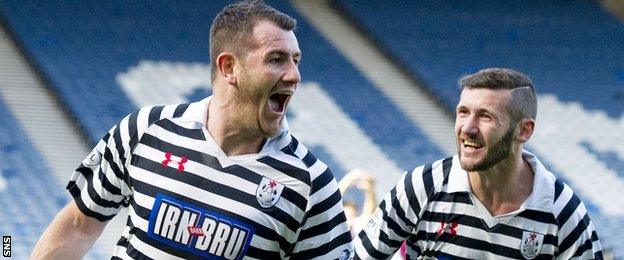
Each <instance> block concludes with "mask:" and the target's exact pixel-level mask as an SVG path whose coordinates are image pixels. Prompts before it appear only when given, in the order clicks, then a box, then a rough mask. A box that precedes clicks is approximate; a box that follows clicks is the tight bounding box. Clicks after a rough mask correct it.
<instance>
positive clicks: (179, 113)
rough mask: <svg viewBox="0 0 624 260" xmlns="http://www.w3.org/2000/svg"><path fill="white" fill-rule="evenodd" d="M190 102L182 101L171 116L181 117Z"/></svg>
mask: <svg viewBox="0 0 624 260" xmlns="http://www.w3.org/2000/svg"><path fill="white" fill-rule="evenodd" d="M189 105H190V103H184V104H180V105H178V106H177V107H176V109H175V111H174V112H173V117H181V116H182V115H183V114H184V112H186V109H187V108H188V107H189Z"/></svg>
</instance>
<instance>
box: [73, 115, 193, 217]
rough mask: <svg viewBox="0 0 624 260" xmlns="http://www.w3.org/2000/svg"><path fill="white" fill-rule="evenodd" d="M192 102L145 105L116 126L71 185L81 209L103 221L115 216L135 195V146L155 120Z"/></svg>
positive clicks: (87, 160) (81, 166) (74, 175)
mask: <svg viewBox="0 0 624 260" xmlns="http://www.w3.org/2000/svg"><path fill="white" fill-rule="evenodd" d="M187 107H188V104H181V105H170V106H167V107H163V106H149V107H143V108H141V109H139V110H138V111H136V112H134V113H132V114H130V115H128V116H126V117H125V118H124V119H122V120H121V121H120V122H119V123H117V124H116V125H115V126H113V127H112V128H111V129H110V130H109V131H108V133H106V135H104V137H102V139H101V140H100V141H99V142H98V144H97V145H96V146H95V148H93V150H92V151H91V153H89V155H87V157H85V158H84V160H83V161H82V163H81V164H80V166H78V168H77V169H76V171H75V172H74V174H73V175H72V176H71V178H70V180H69V183H68V184H67V190H69V192H70V193H71V195H72V197H73V198H74V201H75V202H76V205H77V206H78V208H79V209H80V210H81V211H82V213H84V214H85V215H87V216H90V217H93V218H96V219H97V220H99V221H107V220H110V219H112V218H113V217H115V215H116V214H117V213H118V212H119V211H120V210H121V208H122V207H127V206H128V205H129V201H130V199H131V197H132V189H131V181H130V175H129V173H128V166H129V164H130V161H131V159H132V158H131V156H132V149H133V148H134V147H135V146H136V144H137V143H138V141H139V139H140V137H141V135H142V133H144V132H145V130H146V129H147V128H148V127H149V125H150V124H152V123H153V122H155V121H157V120H159V119H161V118H163V117H168V116H175V115H179V114H182V113H183V112H184V111H185V110H186V108H187Z"/></svg>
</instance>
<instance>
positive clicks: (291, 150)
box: [282, 135, 310, 167]
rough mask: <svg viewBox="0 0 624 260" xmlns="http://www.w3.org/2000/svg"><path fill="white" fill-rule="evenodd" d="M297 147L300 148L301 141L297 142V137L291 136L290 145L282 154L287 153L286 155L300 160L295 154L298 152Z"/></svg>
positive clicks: (283, 149)
mask: <svg viewBox="0 0 624 260" xmlns="http://www.w3.org/2000/svg"><path fill="white" fill-rule="evenodd" d="M297 146H299V141H297V139H295V137H293V136H292V135H291V136H290V143H289V144H288V145H287V146H286V147H284V148H282V152H283V153H285V154H288V155H290V156H293V157H296V158H299V157H298V156H297V154H296V153H295V151H297ZM306 166H308V165H306ZM308 167H310V166H308Z"/></svg>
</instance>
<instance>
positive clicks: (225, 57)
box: [216, 52, 237, 85]
mask: <svg viewBox="0 0 624 260" xmlns="http://www.w3.org/2000/svg"><path fill="white" fill-rule="evenodd" d="M216 62H217V69H218V70H219V72H220V73H221V75H222V77H223V78H224V79H225V81H226V82H227V83H228V84H230V85H236V75H234V65H235V64H236V62H237V60H236V57H235V56H234V54H233V53H231V52H222V53H221V54H219V56H217V60H216Z"/></svg>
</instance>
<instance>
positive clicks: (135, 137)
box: [128, 110, 141, 151]
mask: <svg viewBox="0 0 624 260" xmlns="http://www.w3.org/2000/svg"><path fill="white" fill-rule="evenodd" d="M139 111H141V110H138V111H136V112H134V113H132V114H130V117H128V134H129V135H130V140H129V141H128V145H129V146H130V150H131V151H132V149H133V148H134V147H135V146H136V144H137V142H138V141H139V129H138V127H137V123H138V122H137V120H138V117H139Z"/></svg>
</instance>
